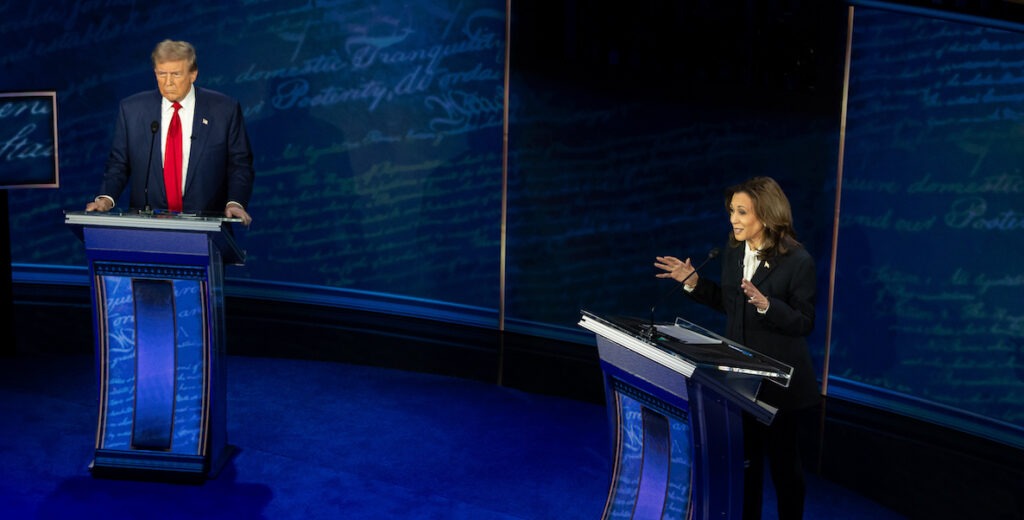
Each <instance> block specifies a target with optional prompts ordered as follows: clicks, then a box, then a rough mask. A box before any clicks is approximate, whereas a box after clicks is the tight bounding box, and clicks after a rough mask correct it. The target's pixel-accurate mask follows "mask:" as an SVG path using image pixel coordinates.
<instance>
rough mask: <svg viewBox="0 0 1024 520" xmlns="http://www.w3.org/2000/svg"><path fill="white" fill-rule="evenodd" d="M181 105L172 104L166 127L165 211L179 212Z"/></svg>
mask: <svg viewBox="0 0 1024 520" xmlns="http://www.w3.org/2000/svg"><path fill="white" fill-rule="evenodd" d="M180 109H181V104H180V103H178V102H177V101H175V102H174V115H173V116H172V117H171V124H170V125H169V126H168V127H167V144H166V146H165V147H164V188H165V189H166V190H167V209H169V210H171V211H181V118H179V117H178V110H180Z"/></svg>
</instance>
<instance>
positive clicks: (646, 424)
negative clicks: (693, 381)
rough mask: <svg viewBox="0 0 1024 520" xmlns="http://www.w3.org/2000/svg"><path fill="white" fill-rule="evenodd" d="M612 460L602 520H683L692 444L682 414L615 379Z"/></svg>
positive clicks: (676, 409) (685, 512)
mask: <svg viewBox="0 0 1024 520" xmlns="http://www.w3.org/2000/svg"><path fill="white" fill-rule="evenodd" d="M611 387H612V394H611V395H612V396H613V398H614V400H615V402H614V403H611V404H610V406H613V407H614V408H615V412H614V413H613V416H614V417H615V419H616V422H617V424H616V425H615V429H616V432H615V433H616V435H615V436H614V437H613V439H614V441H613V442H614V450H615V452H616V454H617V455H616V457H615V459H616V460H617V461H618V463H617V464H616V465H615V466H614V469H613V475H612V484H611V490H610V491H609V493H608V503H607V504H606V507H605V518H666V519H667V518H686V514H687V513H688V512H689V510H690V498H691V492H690V491H691V490H690V482H691V479H692V472H693V467H692V464H693V444H692V441H691V433H690V425H689V421H688V419H687V412H686V411H685V410H683V409H680V408H677V407H675V406H672V405H670V404H669V403H667V402H664V401H661V400H658V399H655V398H653V397H652V396H650V395H648V394H644V393H642V392H639V391H638V390H637V389H635V388H634V387H632V386H631V385H629V384H628V383H625V382H623V381H619V380H617V379H614V380H612V381H611Z"/></svg>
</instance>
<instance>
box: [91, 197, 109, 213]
mask: <svg viewBox="0 0 1024 520" xmlns="http://www.w3.org/2000/svg"><path fill="white" fill-rule="evenodd" d="M112 209H114V201H112V200H110V198H108V197H96V199H95V200H93V201H92V202H90V203H88V204H86V205H85V211H102V212H107V211H110V210H112Z"/></svg>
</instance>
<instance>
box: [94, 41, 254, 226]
mask: <svg viewBox="0 0 1024 520" xmlns="http://www.w3.org/2000/svg"><path fill="white" fill-rule="evenodd" d="M152 59H153V72H154V74H155V75H156V80H157V88H158V90H151V91H147V92H140V93H138V94H135V95H133V96H130V97H128V98H125V99H124V100H122V101H121V107H120V111H119V113H118V118H117V124H116V126H115V128H114V142H113V146H112V147H111V150H110V156H109V157H108V159H107V166H106V171H105V172H104V175H103V184H102V185H101V187H100V191H99V195H98V196H97V197H96V198H95V200H93V201H92V202H90V203H88V204H87V205H86V207H85V209H86V211H109V210H111V209H112V208H113V207H114V205H115V201H116V200H117V199H118V197H120V196H121V193H122V192H123V191H124V188H125V186H126V185H128V184H129V182H130V183H131V200H130V205H131V207H132V208H134V209H146V210H148V209H150V208H156V209H160V210H169V211H172V212H183V213H211V212H212V213H218V214H223V215H224V216H225V217H230V218H240V219H242V222H243V224H245V225H246V226H248V225H249V223H250V222H251V221H252V218H251V217H250V216H249V213H248V211H246V207H247V206H248V204H249V197H250V196H251V195H252V184H253V178H254V173H253V168H252V149H251V148H250V147H249V137H248V135H247V134H246V131H245V121H244V119H243V117H242V108H241V106H240V105H239V103H238V101H236V100H234V99H232V98H230V97H228V96H226V95H224V94H221V93H220V92H216V91H213V90H209V89H205V88H199V87H196V86H195V85H194V83H195V80H196V77H197V76H198V74H199V68H198V65H197V63H196V52H195V48H193V47H192V45H191V44H189V43H188V42H183V41H172V40H164V41H162V42H160V43H159V44H157V46H156V48H155V49H154V50H153V55H152ZM147 174H148V177H149V178H148V179H147V178H146V176H147ZM168 188H170V189H168Z"/></svg>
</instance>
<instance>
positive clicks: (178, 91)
mask: <svg viewBox="0 0 1024 520" xmlns="http://www.w3.org/2000/svg"><path fill="white" fill-rule="evenodd" d="M153 72H155V73H156V84H157V87H158V88H159V89H160V94H162V95H163V96H164V97H165V98H167V100H168V101H181V100H182V99H184V98H185V95H186V94H188V91H189V89H191V88H192V83H193V82H194V81H195V80H196V76H198V75H199V71H198V70H193V71H189V70H188V62H187V61H185V60H178V61H164V62H160V63H157V64H156V67H154V68H153Z"/></svg>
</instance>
